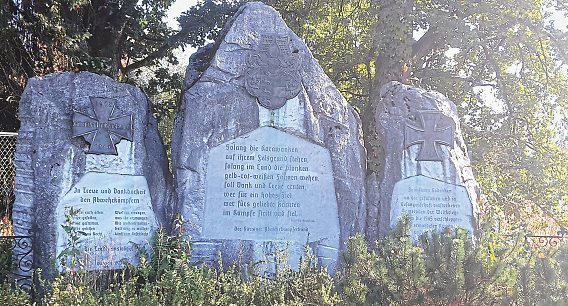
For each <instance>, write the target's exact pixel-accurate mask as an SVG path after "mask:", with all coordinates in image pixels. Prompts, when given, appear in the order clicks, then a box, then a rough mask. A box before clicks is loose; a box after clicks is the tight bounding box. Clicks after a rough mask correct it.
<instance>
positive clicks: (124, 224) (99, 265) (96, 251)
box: [57, 172, 157, 270]
mask: <svg viewBox="0 0 568 306" xmlns="http://www.w3.org/2000/svg"><path fill="white" fill-rule="evenodd" d="M70 207H73V208H74V209H79V213H78V216H76V217H75V219H73V226H74V227H75V229H76V230H78V231H81V232H83V233H84V234H85V235H84V236H81V238H80V240H79V248H80V250H82V251H84V253H85V254H86V256H87V258H86V259H85V260H86V263H87V269H88V270H105V269H118V268H121V267H122V261H123V259H127V260H129V261H130V262H131V263H135V262H136V260H137V257H136V255H137V252H138V251H137V249H136V247H135V246H134V243H136V244H138V245H139V246H142V247H144V246H145V245H147V244H148V242H149V241H150V239H151V237H152V233H153V232H154V230H155V229H156V228H157V222H156V218H155V216H154V213H153V210H152V204H151V198H150V191H149V189H148V185H147V183H146V179H145V178H144V177H143V176H129V175H119V174H107V173H95V172H88V173H87V174H85V175H84V176H83V177H82V178H81V180H80V181H79V182H78V183H77V184H76V185H75V186H73V187H72V188H71V190H70V191H69V192H68V193H67V195H65V197H64V198H63V199H62V201H61V202H60V203H59V205H58V207H57V224H63V223H64V222H65V214H66V213H68V209H69V208H70ZM68 238H69V237H67V234H66V233H65V232H64V231H63V230H62V229H61V228H59V229H58V236H57V253H58V254H59V253H60V252H61V251H62V250H64V248H65V243H66V242H67V240H66V239H68Z"/></svg>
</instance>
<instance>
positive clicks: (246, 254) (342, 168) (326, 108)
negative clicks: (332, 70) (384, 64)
mask: <svg viewBox="0 0 568 306" xmlns="http://www.w3.org/2000/svg"><path fill="white" fill-rule="evenodd" d="M224 33H225V35H224V36H222V37H221V38H220V40H219V41H217V42H216V44H215V47H216V52H215V54H214V55H213V56H212V59H211V61H210V63H209V66H208V67H207V69H206V70H201V69H203V68H204V67H205V65H203V64H202V63H199V64H198V65H197V66H195V65H192V63H197V62H198V61H197V59H196V58H195V57H193V58H192V59H191V60H190V66H189V67H188V68H187V72H186V82H185V84H186V86H188V88H187V89H186V90H185V92H184V94H183V102H182V105H181V106H180V109H179V112H178V114H177V117H176V122H175V128H174V136H173V139H172V147H173V148H174V150H173V152H172V162H173V171H174V176H175V181H176V186H177V190H178V196H179V204H178V205H179V210H180V211H181V212H182V215H183V216H184V217H185V219H186V221H187V226H186V228H185V229H186V233H187V234H188V235H189V236H190V237H191V238H192V239H193V241H194V244H193V250H194V253H193V255H194V256H196V257H199V259H202V260H205V261H216V256H217V253H218V251H222V253H223V254H225V256H226V258H227V259H228V260H229V261H245V262H246V261H255V260H259V259H262V256H263V254H261V253H263V251H262V249H266V248H267V247H266V244H258V243H256V244H255V243H254V242H252V241H243V240H206V241H203V239H200V238H201V237H202V225H203V212H204V205H205V185H206V184H205V179H206V169H207V163H208V160H207V158H208V153H209V151H210V150H211V148H213V147H216V146H218V145H219V144H222V143H224V142H227V141H229V140H232V139H235V138H237V137H239V136H241V135H244V134H246V133H249V132H252V131H253V130H255V129H257V128H259V127H262V126H271V127H274V128H276V129H278V130H281V131H284V132H286V133H289V134H292V135H295V136H298V137H301V138H303V139H306V140H308V141H310V142H312V143H314V144H317V145H320V146H323V147H325V148H327V149H328V150H329V152H330V155H331V162H332V168H333V175H334V177H333V182H334V186H335V192H336V198H337V205H338V214H339V226H340V248H343V247H344V245H345V241H346V240H347V238H348V237H349V236H350V235H353V234H354V233H357V232H362V231H364V228H365V221H366V206H365V205H366V203H365V179H364V173H365V169H364V164H365V151H364V148H363V145H362V135H361V127H360V126H361V124H360V120H359V117H358V115H357V114H356V112H355V111H354V110H353V109H352V107H350V106H349V105H348V104H347V102H346V101H345V99H344V98H343V97H342V96H341V94H340V92H339V91H338V90H337V89H336V88H335V86H334V85H333V83H332V82H331V80H330V79H329V78H328V77H327V76H326V75H325V73H324V72H323V70H322V68H321V67H320V66H319V65H318V63H317V62H316V60H315V59H314V58H313V56H312V55H311V53H310V51H309V50H308V49H307V47H306V45H305V44H304V43H303V42H302V41H301V40H300V39H299V38H298V37H297V36H296V35H295V34H294V33H293V32H292V31H291V30H290V29H289V28H288V27H287V26H286V24H285V23H284V21H283V20H282V18H281V17H280V15H279V13H278V12H276V11H275V10H274V9H273V8H271V7H269V6H266V5H264V4H262V3H258V2H251V3H248V4H246V5H244V6H243V7H242V8H241V9H240V10H239V12H237V14H236V15H235V16H234V17H233V19H232V20H231V21H230V22H229V23H228V24H227V25H226V27H225V29H224ZM274 34H277V35H287V36H289V37H290V39H291V44H292V46H293V48H294V49H297V50H298V54H299V55H300V57H301V59H302V61H301V62H302V64H301V67H300V75H301V87H302V89H301V91H300V93H299V95H298V96H296V97H294V98H292V99H289V100H288V101H287V102H286V104H285V105H284V106H283V107H282V108H279V109H276V110H269V109H266V108H264V107H262V106H260V105H259V103H258V102H257V100H256V98H254V97H253V96H251V95H250V94H248V93H247V91H246V89H245V75H244V74H245V72H246V70H247V56H249V54H251V53H253V52H255V50H256V48H257V46H258V44H259V42H260V39H261V36H262V35H274ZM201 71H202V72H201ZM322 218H325V213H322ZM259 250H260V251H259ZM255 254H256V255H255ZM259 254H260V255H259ZM322 256H324V255H322Z"/></svg>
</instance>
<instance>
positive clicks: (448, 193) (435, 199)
mask: <svg viewBox="0 0 568 306" xmlns="http://www.w3.org/2000/svg"><path fill="white" fill-rule="evenodd" d="M405 214H406V215H409V216H410V220H411V222H412V225H411V235H412V237H414V238H417V237H418V236H420V234H422V233H423V232H425V231H428V230H438V231H443V230H444V229H445V228H446V227H452V228H455V227H458V226H460V227H463V228H465V229H467V230H469V231H470V232H473V226H472V223H471V222H472V220H473V207H472V204H471V200H470V199H469V196H468V194H467V191H466V189H465V187H463V186H458V185H453V184H448V183H445V182H442V181H439V180H435V179H432V178H428V177H424V176H414V177H411V178H407V179H404V180H401V181H399V182H397V183H396V184H395V187H394V190H393V195H392V202H391V226H395V225H396V223H397V222H398V219H399V218H400V217H401V216H402V215H405Z"/></svg>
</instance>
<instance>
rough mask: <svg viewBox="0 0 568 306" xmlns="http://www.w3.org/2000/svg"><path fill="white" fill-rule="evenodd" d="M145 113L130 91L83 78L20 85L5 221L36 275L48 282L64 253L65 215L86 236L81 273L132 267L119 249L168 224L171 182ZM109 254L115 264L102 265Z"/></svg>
mask: <svg viewBox="0 0 568 306" xmlns="http://www.w3.org/2000/svg"><path fill="white" fill-rule="evenodd" d="M149 108H150V105H149V103H148V100H147V98H146V97H145V95H144V94H143V93H142V92H141V91H140V90H139V89H137V88H135V87H133V86H131V85H126V84H120V83H118V82H115V81H113V80H112V79H110V78H108V77H105V76H98V75H95V74H92V73H86V72H82V73H56V74H51V75H48V76H45V77H42V78H32V79H30V80H29V81H28V84H27V86H26V89H25V91H24V94H23V95H22V99H21V101H20V119H21V129H20V132H19V135H18V142H17V147H16V155H15V166H16V179H15V194H16V201H15V203H14V210H13V220H14V222H15V223H14V231H15V234H16V235H30V236H32V243H33V266H34V267H40V268H42V269H43V271H44V275H47V276H51V275H53V274H52V273H53V272H54V269H55V264H54V263H55V262H56V256H57V255H58V254H59V253H60V252H61V251H62V250H64V249H65V243H66V242H67V238H68V237H66V233H65V231H63V230H62V227H61V224H62V223H63V222H65V214H66V213H68V210H67V209H68V207H74V208H76V209H80V212H79V214H78V215H77V216H76V218H75V220H74V221H75V222H76V224H75V226H76V227H77V229H79V230H82V231H84V232H86V233H87V236H84V237H81V244H80V248H82V249H84V250H85V251H86V254H88V256H90V261H89V262H88V263H87V268H88V269H90V270H97V269H112V268H116V267H118V266H119V261H120V260H121V259H122V258H129V259H133V257H135V255H136V251H135V250H133V249H132V246H131V244H129V243H128V241H136V242H140V243H141V244H144V242H146V243H147V241H145V240H146V239H147V238H148V237H150V235H151V233H152V231H153V230H154V229H155V228H156V227H157V225H158V224H164V225H166V226H168V225H169V222H170V221H169V220H171V218H172V213H173V212H172V207H173V192H172V190H171V186H172V185H173V184H172V182H171V180H172V178H171V174H170V173H169V168H168V164H167V157H166V154H165V150H164V147H163V144H162V141H161V139H160V136H159V134H158V131H157V125H156V120H155V119H154V118H153V116H152V114H151V112H150V110H149ZM107 244H108V245H107ZM111 245H112V246H111ZM105 246H108V247H110V248H107V250H106V251H105V252H103V251H102V249H104V247H105ZM112 247H114V249H112ZM110 249H112V252H111V253H112V255H113V256H114V258H106V257H108V256H107V255H109V254H108V253H109V252H110V251H109V250H110Z"/></svg>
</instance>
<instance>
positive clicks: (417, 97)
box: [367, 82, 480, 239]
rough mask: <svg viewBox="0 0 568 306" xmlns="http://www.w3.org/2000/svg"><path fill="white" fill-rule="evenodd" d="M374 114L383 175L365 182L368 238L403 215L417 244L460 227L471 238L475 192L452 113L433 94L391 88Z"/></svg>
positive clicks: (384, 91) (404, 87)
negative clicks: (435, 233)
mask: <svg viewBox="0 0 568 306" xmlns="http://www.w3.org/2000/svg"><path fill="white" fill-rule="evenodd" d="M380 94H381V100H380V103H379V109H377V111H376V122H377V134H378V136H379V139H380V140H381V141H382V149H383V153H384V155H383V160H382V162H383V169H382V173H374V174H372V175H370V176H369V177H368V182H367V184H368V185H367V186H368V198H369V201H370V203H377V205H369V214H368V225H369V227H368V230H367V234H368V236H369V237H371V238H372V239H376V238H377V237H380V236H382V235H384V234H385V233H386V231H387V230H388V229H389V228H391V227H393V226H394V225H396V223H397V222H398V220H399V219H400V217H401V216H403V215H408V216H409V217H410V220H411V222H412V223H411V236H412V237H413V238H414V239H416V238H417V237H418V236H420V235H421V234H422V233H423V232H425V231H429V230H437V231H443V230H445V229H446V228H448V227H449V228H456V227H461V228H464V229H466V230H468V231H469V232H470V233H472V234H475V230H476V225H477V214H478V211H477V202H478V201H479V197H480V191H479V188H478V185H477V183H476V182H475V179H474V177H473V173H472V170H471V166H470V162H469V157H468V155H467V149H466V147H465V144H464V141H463V138H462V136H461V131H460V128H459V119H458V116H457V111H456V107H455V105H454V104H453V102H451V101H450V100H448V99H447V98H445V97H444V96H442V95H441V94H439V93H436V92H427V91H424V90H421V89H418V88H414V87H410V86H407V85H402V84H400V83H396V82H392V83H389V84H387V85H385V86H384V87H383V88H382V89H381V93H380Z"/></svg>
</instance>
